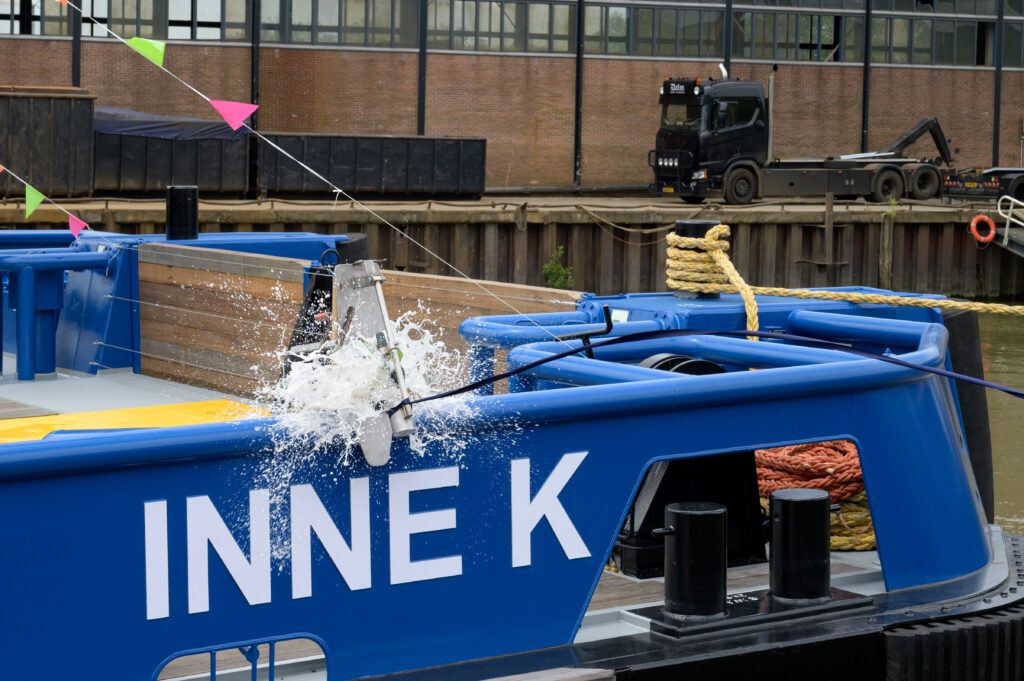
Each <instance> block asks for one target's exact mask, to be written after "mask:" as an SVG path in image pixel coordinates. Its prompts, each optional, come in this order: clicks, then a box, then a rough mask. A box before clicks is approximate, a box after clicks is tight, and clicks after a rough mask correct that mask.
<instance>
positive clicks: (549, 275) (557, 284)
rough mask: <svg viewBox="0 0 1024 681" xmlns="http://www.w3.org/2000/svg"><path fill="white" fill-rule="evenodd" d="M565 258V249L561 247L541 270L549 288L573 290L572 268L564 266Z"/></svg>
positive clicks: (545, 283)
mask: <svg viewBox="0 0 1024 681" xmlns="http://www.w3.org/2000/svg"><path fill="white" fill-rule="evenodd" d="M564 257H565V249H564V248H562V247H561V246H559V247H558V248H556V249H555V252H554V253H552V254H551V258H550V259H549V260H548V261H547V262H546V263H544V267H543V268H541V272H542V273H543V274H544V285H545V286H547V287H548V288H561V289H571V288H572V268H571V267H566V266H565V265H563V264H562V259H563V258H564Z"/></svg>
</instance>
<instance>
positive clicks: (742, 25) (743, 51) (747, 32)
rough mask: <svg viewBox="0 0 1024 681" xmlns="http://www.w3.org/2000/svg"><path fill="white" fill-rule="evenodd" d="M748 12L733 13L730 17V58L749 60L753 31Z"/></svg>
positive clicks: (751, 20)
mask: <svg viewBox="0 0 1024 681" xmlns="http://www.w3.org/2000/svg"><path fill="white" fill-rule="evenodd" d="M752 23H753V19H752V18H751V15H750V12H734V13H733V15H732V56H733V57H734V58H736V59H749V58H750V54H751V49H752V46H751V40H752V39H753V34H754V29H753V27H752Z"/></svg>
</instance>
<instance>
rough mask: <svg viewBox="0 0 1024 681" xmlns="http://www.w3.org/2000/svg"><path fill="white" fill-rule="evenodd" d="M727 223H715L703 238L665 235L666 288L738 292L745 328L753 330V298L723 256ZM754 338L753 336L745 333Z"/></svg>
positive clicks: (726, 237)
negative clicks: (745, 319)
mask: <svg viewBox="0 0 1024 681" xmlns="http://www.w3.org/2000/svg"><path fill="white" fill-rule="evenodd" d="M729 234H730V231H729V226H728V225H715V226H714V227H712V228H711V229H709V230H708V231H707V233H706V234H705V235H704V237H703V238H699V239H698V238H693V237H685V236H679V235H678V234H673V233H671V232H670V233H669V234H668V266H667V269H668V281H667V282H666V283H667V284H668V287H669V288H670V289H673V290H676V291H689V292H691V293H739V294H740V297H741V298H743V307H744V309H745V310H746V312H747V330H748V331H757V330H758V322H757V301H756V300H754V291H753V290H752V289H751V288H750V286H748V285H747V282H745V281H743V277H741V276H740V273H739V272H737V271H736V268H735V267H733V264H732V261H731V260H729V256H727V255H726V251H728V250H729V242H728V241H727V239H728V238H729ZM748 338H750V340H757V338H756V337H755V336H748Z"/></svg>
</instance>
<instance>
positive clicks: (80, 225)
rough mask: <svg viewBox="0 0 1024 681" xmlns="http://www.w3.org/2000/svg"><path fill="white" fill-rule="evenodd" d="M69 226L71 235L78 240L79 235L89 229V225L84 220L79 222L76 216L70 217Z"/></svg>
mask: <svg viewBox="0 0 1024 681" xmlns="http://www.w3.org/2000/svg"><path fill="white" fill-rule="evenodd" d="M68 226H69V227H70V228H71V233H72V234H73V235H74V236H75V238H76V239H77V238H78V235H79V234H81V233H82V230H83V229H85V228H86V227H88V226H89V225H88V223H86V222H85V221H84V220H79V219H78V218H76V217H75V216H74V215H69V216H68Z"/></svg>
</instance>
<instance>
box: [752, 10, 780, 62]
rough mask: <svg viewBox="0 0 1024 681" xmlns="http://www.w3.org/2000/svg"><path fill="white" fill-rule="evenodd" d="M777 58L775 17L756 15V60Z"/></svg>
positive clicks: (771, 15) (772, 15)
mask: <svg viewBox="0 0 1024 681" xmlns="http://www.w3.org/2000/svg"><path fill="white" fill-rule="evenodd" d="M774 58H775V15H774V14H761V13H758V14H755V15H754V59H774Z"/></svg>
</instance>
